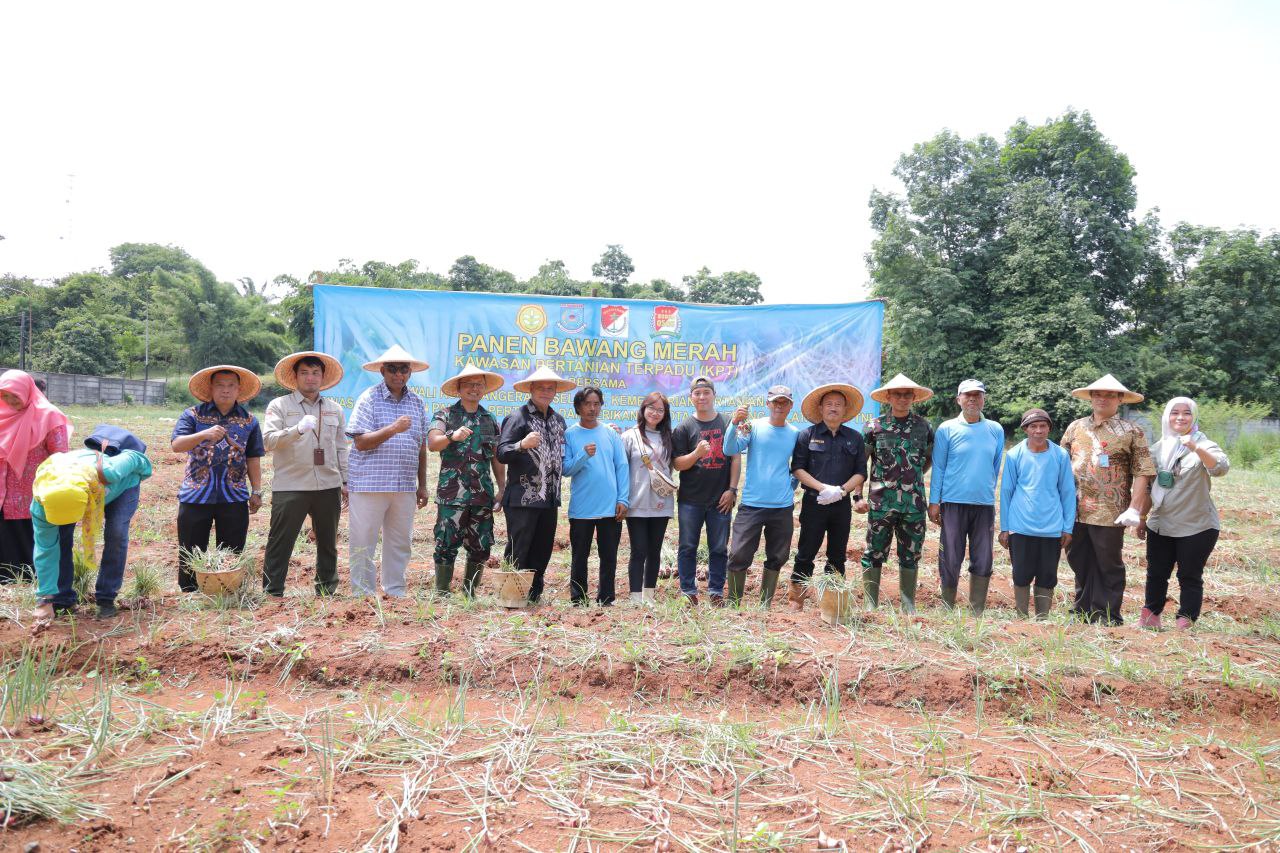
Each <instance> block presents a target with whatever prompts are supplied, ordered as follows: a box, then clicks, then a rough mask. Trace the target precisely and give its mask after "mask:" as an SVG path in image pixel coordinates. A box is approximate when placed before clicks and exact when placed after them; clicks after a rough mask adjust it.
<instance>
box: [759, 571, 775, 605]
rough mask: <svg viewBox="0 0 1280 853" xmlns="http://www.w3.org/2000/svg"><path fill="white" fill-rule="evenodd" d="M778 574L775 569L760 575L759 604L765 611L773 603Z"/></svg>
mask: <svg viewBox="0 0 1280 853" xmlns="http://www.w3.org/2000/svg"><path fill="white" fill-rule="evenodd" d="M778 574H779V572H778V570H777V569H765V570H764V571H763V572H762V573H761V574H760V603H761V604H762V605H764V608H765V609H766V610H768V609H769V605H770V604H772V603H773V593H774V590H776V589H777V588H778Z"/></svg>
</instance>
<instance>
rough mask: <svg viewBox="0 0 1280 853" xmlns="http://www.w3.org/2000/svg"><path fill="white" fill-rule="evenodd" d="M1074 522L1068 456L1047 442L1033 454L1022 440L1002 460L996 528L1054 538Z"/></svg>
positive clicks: (1073, 491)
mask: <svg viewBox="0 0 1280 853" xmlns="http://www.w3.org/2000/svg"><path fill="white" fill-rule="evenodd" d="M1075 523H1076V478H1075V476H1074V475H1073V474H1072V473H1071V454H1069V453H1067V451H1066V450H1064V449H1063V448H1062V447H1060V446H1058V445H1056V444H1054V443H1053V442H1052V441H1051V442H1049V449H1048V450H1045V451H1043V452H1041V453H1036V452H1035V451H1033V450H1032V449H1031V448H1030V447H1028V446H1027V442H1026V441H1025V440H1024V441H1022V442H1021V443H1020V444H1018V445H1017V446H1016V447H1014V448H1013V449H1012V450H1010V451H1009V455H1008V456H1006V457H1005V460H1004V475H1003V476H1002V477H1001V479H1000V529H1001V530H1003V531H1005V532H1007V533H1019V534H1021V535H1023V536H1045V537H1053V538H1055V539H1056V538H1057V537H1059V536H1061V535H1062V534H1063V533H1070V532H1071V530H1072V528H1073V527H1074V525H1075Z"/></svg>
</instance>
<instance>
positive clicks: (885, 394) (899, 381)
mask: <svg viewBox="0 0 1280 853" xmlns="http://www.w3.org/2000/svg"><path fill="white" fill-rule="evenodd" d="M904 388H905V389H907V390H909V391H914V392H916V396H915V400H914V402H916V403H923V402H924V401H925V400H928V399H929V398H930V397H932V396H933V390H932V389H931V388H926V387H924V386H923V385H917V384H916V383H914V382H912V381H911V380H910V379H908V378H907V374H905V373H899V374H898V375H897V376H895V377H893V378H892V379H890V380H889V381H888V382H886V383H884V384H883V385H881V386H880V387H879V388H877V389H876V390H874V391H872V392H871V399H872V400H875V401H876V402H877V403H888V402H889V392H890V391H900V390H902V389H904Z"/></svg>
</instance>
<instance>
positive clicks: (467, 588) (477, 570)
mask: <svg viewBox="0 0 1280 853" xmlns="http://www.w3.org/2000/svg"><path fill="white" fill-rule="evenodd" d="M466 571H467V574H466V576H465V577H463V579H462V594H463V595H465V596H466V597H467V598H474V597H475V594H476V589H477V588H478V587H479V586H480V578H481V576H483V575H484V563H483V562H477V561H474V560H467V568H466Z"/></svg>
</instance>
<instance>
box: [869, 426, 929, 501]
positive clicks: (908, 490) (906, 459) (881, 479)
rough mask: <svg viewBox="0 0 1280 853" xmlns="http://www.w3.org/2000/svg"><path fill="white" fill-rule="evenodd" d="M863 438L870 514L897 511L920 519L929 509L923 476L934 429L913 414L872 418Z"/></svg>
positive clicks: (927, 464) (926, 469)
mask: <svg viewBox="0 0 1280 853" xmlns="http://www.w3.org/2000/svg"><path fill="white" fill-rule="evenodd" d="M863 438H864V439H865V440H866V444H867V462H868V463H869V465H868V467H869V469H870V475H871V476H870V477H869V478H868V479H869V481H870V483H871V488H870V491H869V493H868V496H867V503H868V504H870V506H871V511H872V512H898V513H901V514H902V517H903V518H907V519H919V518H923V517H924V515H925V511H926V509H927V508H928V496H927V494H926V493H925V488H924V475H925V472H926V471H928V470H929V466H930V464H932V461H933V427H931V426H929V422H928V421H927V420H925V419H924V418H923V417H921V416H920V415H917V414H915V413H914V412H912V413H911V414H909V415H907V416H906V417H905V418H901V419H899V418H895V417H894V416H893V415H892V414H889V415H885V416H883V417H879V418H874V419H872V421H871V423H869V424H867V429H866V432H865V433H864V434H863Z"/></svg>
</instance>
